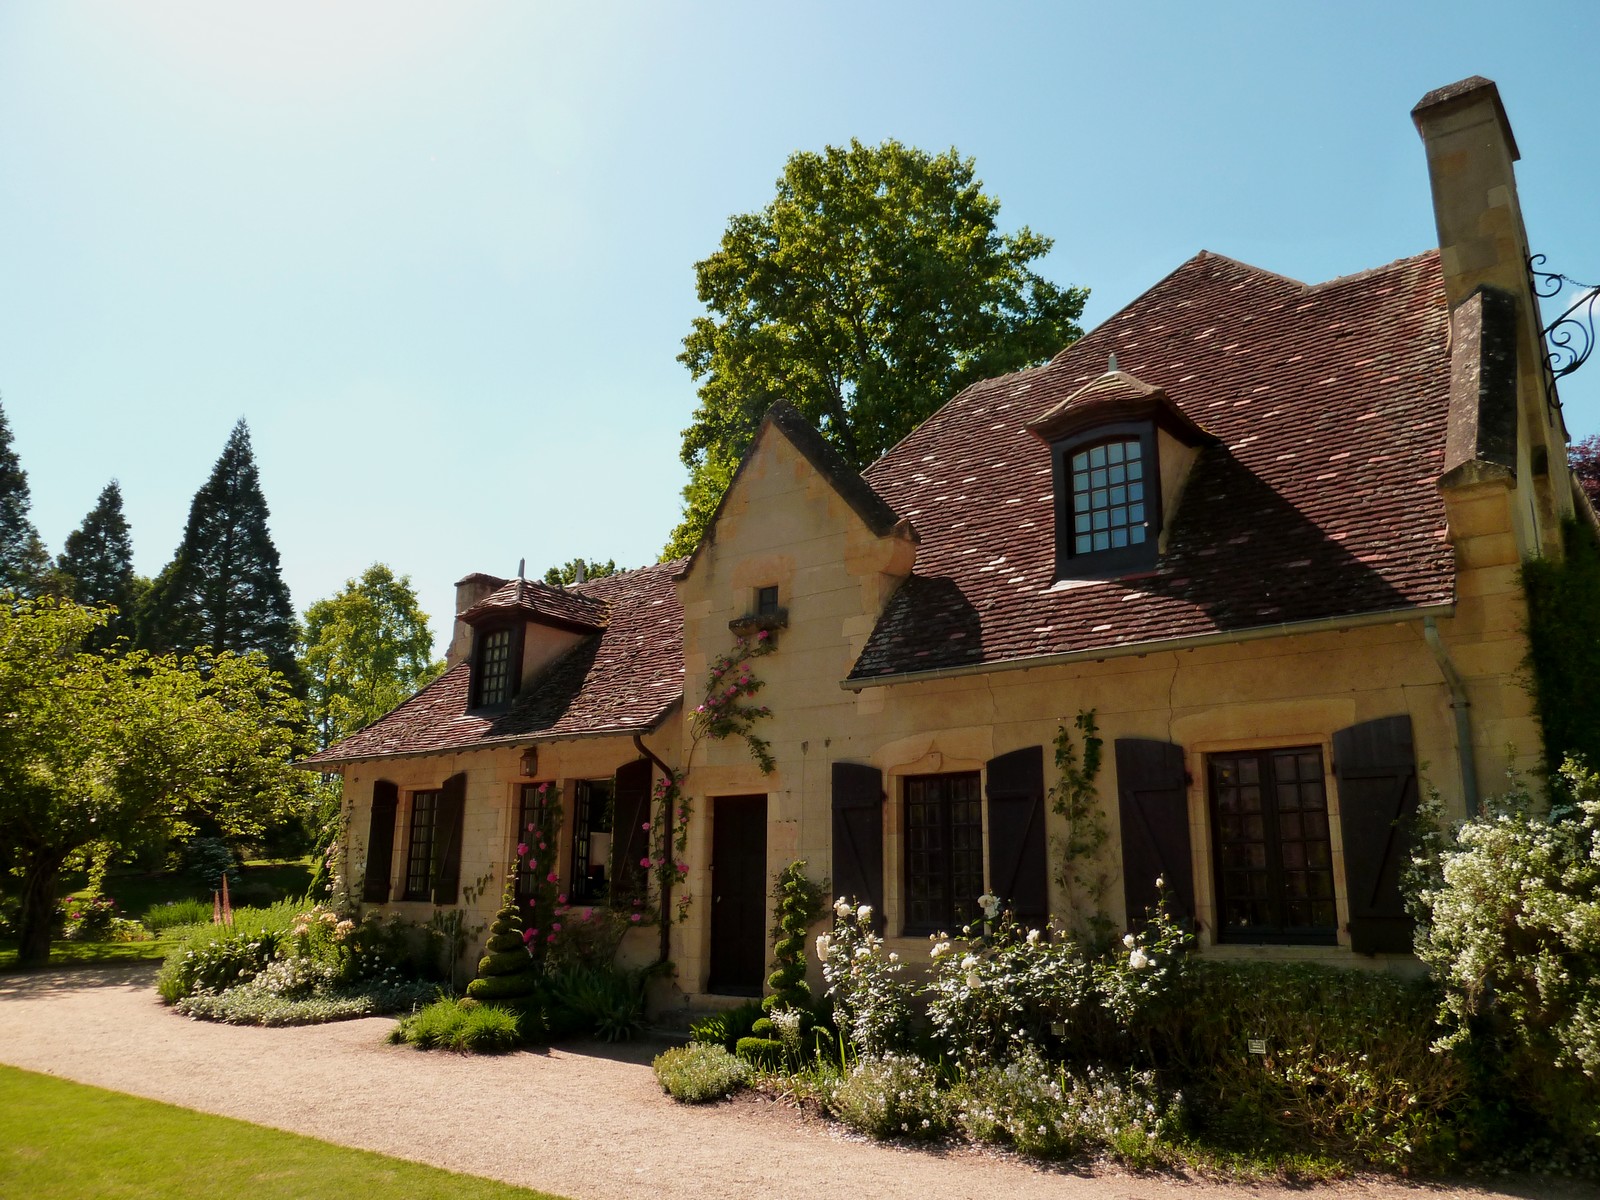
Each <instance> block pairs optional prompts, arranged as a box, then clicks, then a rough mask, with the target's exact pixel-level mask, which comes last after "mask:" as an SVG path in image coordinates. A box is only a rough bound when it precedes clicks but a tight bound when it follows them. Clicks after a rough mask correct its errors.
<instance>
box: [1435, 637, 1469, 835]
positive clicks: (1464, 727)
mask: <svg viewBox="0 0 1600 1200" xmlns="http://www.w3.org/2000/svg"><path fill="white" fill-rule="evenodd" d="M1422 636H1423V637H1424V638H1425V639H1427V642H1428V649H1430V650H1432V651H1433V657H1434V659H1435V661H1437V662H1438V664H1439V671H1440V673H1441V674H1443V675H1444V681H1445V683H1446V684H1448V685H1449V687H1450V707H1451V708H1453V709H1455V713H1456V754H1457V756H1458V757H1459V758H1460V759H1461V790H1462V792H1463V793H1464V795H1463V799H1465V800H1466V804H1467V816H1468V817H1475V816H1477V815H1478V762H1477V759H1476V758H1475V757H1474V756H1473V753H1472V718H1471V714H1469V713H1468V712H1467V709H1468V708H1469V707H1471V705H1470V702H1469V701H1468V700H1467V688H1466V685H1465V684H1463V683H1462V682H1461V673H1460V672H1459V671H1457V670H1456V665H1455V663H1453V662H1451V661H1450V654H1449V652H1448V651H1447V650H1445V648H1444V643H1443V642H1442V641H1440V640H1439V626H1438V623H1437V622H1435V621H1434V619H1433V618H1432V617H1423V618H1422Z"/></svg>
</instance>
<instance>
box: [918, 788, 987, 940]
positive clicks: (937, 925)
mask: <svg viewBox="0 0 1600 1200" xmlns="http://www.w3.org/2000/svg"><path fill="white" fill-rule="evenodd" d="M905 800H906V809H905V813H906V847H905V849H906V924H905V932H907V933H936V932H939V931H941V930H955V929H957V928H959V927H960V926H962V925H964V924H967V923H969V922H971V921H974V920H976V919H977V916H978V897H979V896H980V895H982V894H983V802H982V799H981V792H980V790H979V787H978V773H977V772H976V771H972V772H970V773H963V774H960V775H917V776H913V777H911V778H909V779H907V780H906V781H905Z"/></svg>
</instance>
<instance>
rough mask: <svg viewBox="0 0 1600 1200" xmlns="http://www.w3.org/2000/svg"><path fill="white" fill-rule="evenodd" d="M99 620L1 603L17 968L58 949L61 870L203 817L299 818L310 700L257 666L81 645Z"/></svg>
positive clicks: (230, 831)
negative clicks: (96, 852) (53, 940)
mask: <svg viewBox="0 0 1600 1200" xmlns="http://www.w3.org/2000/svg"><path fill="white" fill-rule="evenodd" d="M104 621H105V613H104V611H103V610H96V609H87V608H82V607H80V606H78V605H75V604H72V603H71V602H70V601H63V600H57V599H55V598H51V597H46V598H42V599H38V600H24V601H22V602H20V603H18V604H16V605H0V713H4V719H3V720H0V862H4V863H5V864H6V866H7V868H8V869H7V871H6V873H5V874H4V875H3V876H0V886H4V887H5V888H6V889H7V890H8V891H10V890H15V891H16V892H17V893H18V894H19V895H20V898H21V914H20V919H19V934H20V947H19V955H18V957H19V961H20V962H23V963H41V962H44V961H45V960H46V959H48V957H49V953H50V919H51V914H52V911H53V909H54V907H55V900H56V891H57V880H58V877H59V874H60V872H61V869H62V867H63V866H64V865H65V864H67V863H68V862H69V860H71V859H72V858H73V856H74V855H78V854H82V853H84V852H85V851H88V850H90V849H91V848H105V847H118V846H123V847H125V846H130V845H135V844H138V843H140V842H141V841H143V840H146V839H149V838H152V837H155V836H159V835H161V834H163V833H165V834H169V835H172V836H179V837H181V836H186V835H187V834H189V833H192V832H193V829H194V827H195V824H196V822H201V821H203V822H204V823H205V824H206V825H207V826H208V827H211V828H215V829H217V830H218V831H219V832H221V833H223V834H224V835H226V836H229V837H235V838H240V837H253V836H257V835H259V834H260V833H261V832H262V831H263V830H264V829H265V828H266V827H268V826H269V825H272V824H275V823H277V822H279V821H281V820H284V819H287V818H288V817H290V816H292V815H294V814H295V813H296V811H297V810H298V808H299V807H300V806H301V805H302V804H303V798H304V796H305V790H306V788H305V782H306V781H305V776H304V775H303V774H302V773H301V772H298V771H295V770H294V769H293V768H292V767H291V766H290V762H291V760H292V758H293V757H294V755H295V754H296V753H297V752H298V751H299V750H300V749H301V748H302V747H301V746H300V745H299V743H298V741H297V737H298V736H299V735H297V734H296V732H295V731H296V730H297V729H300V728H303V723H302V721H301V720H300V714H299V709H298V702H297V701H296V700H295V699H294V697H293V696H291V695H290V694H289V692H288V690H287V688H286V687H285V686H284V683H283V680H282V679H281V677H277V676H274V675H272V674H271V673H270V672H269V671H268V670H267V668H266V667H265V666H264V664H263V663H262V662H261V660H260V658H259V657H257V656H249V657H240V656H237V655H233V654H221V655H216V656H212V655H210V654H201V655H196V656H189V657H184V658H178V657H176V656H172V655H151V654H148V653H146V652H143V651H135V652H132V653H129V654H127V655H123V656H117V655H112V654H109V653H106V652H100V653H95V652H91V651H86V650H84V649H82V645H83V642H84V639H85V638H86V637H87V636H88V635H89V634H90V633H92V632H93V631H94V630H95V629H96V628H98V627H100V626H101V625H103V624H104Z"/></svg>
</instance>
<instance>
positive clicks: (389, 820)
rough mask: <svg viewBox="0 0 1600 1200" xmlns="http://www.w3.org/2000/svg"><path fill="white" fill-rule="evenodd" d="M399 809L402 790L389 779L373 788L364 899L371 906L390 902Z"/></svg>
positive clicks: (362, 887)
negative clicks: (395, 830) (395, 823)
mask: <svg viewBox="0 0 1600 1200" xmlns="http://www.w3.org/2000/svg"><path fill="white" fill-rule="evenodd" d="M399 806H400V789H399V788H397V787H396V786H395V785H394V784H392V783H390V782H389V781H388V780H387V779H380V780H378V781H377V782H376V783H374V784H373V785H372V824H371V825H370V826H368V829H367V872H366V877H365V879H364V881H363V882H362V885H361V899H362V900H364V901H366V902H367V903H368V904H387V903H388V902H389V872H390V870H392V869H393V866H394V820H395V812H396V811H397V810H398V808H399Z"/></svg>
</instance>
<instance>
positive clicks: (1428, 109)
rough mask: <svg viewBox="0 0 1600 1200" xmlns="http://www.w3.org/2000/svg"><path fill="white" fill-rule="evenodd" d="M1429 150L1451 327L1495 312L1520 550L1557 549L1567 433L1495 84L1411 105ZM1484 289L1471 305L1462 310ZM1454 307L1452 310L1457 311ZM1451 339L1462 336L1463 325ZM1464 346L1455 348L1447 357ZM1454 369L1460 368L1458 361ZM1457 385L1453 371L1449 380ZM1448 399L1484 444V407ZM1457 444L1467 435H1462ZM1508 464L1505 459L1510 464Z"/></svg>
mask: <svg viewBox="0 0 1600 1200" xmlns="http://www.w3.org/2000/svg"><path fill="white" fill-rule="evenodd" d="M1411 119H1412V120H1413V121H1414V122H1416V126H1417V132H1418V133H1419V134H1421V135H1422V144H1423V146H1424V148H1425V149H1426V151H1427V155H1428V177H1429V180H1430V182H1431V183H1432V185H1433V216H1434V222H1435V224H1436V225H1437V226H1438V229H1439V263H1440V267H1441V268H1442V270H1443V272H1444V287H1445V296H1446V298H1447V299H1448V301H1449V304H1450V309H1451V312H1452V314H1453V315H1452V328H1455V327H1456V326H1458V325H1461V324H1462V323H1463V322H1464V321H1467V320H1468V319H1469V317H1470V316H1471V313H1476V312H1478V310H1479V308H1481V309H1482V310H1483V311H1484V312H1495V311H1498V312H1501V313H1503V314H1504V316H1503V318H1502V322H1503V325H1502V327H1503V328H1504V331H1505V336H1504V338H1503V341H1502V345H1503V348H1504V349H1503V351H1502V352H1501V357H1502V359H1503V362H1502V363H1501V364H1500V365H1499V367H1498V368H1497V369H1499V370H1501V371H1503V373H1504V377H1505V380H1506V387H1507V391H1510V390H1511V389H1512V388H1513V387H1514V391H1515V398H1514V400H1511V398H1510V397H1509V396H1508V401H1510V402H1511V404H1513V405H1514V409H1515V412H1514V416H1513V415H1511V414H1507V416H1506V418H1505V426H1504V427H1505V430H1506V432H1507V433H1509V432H1510V428H1511V426H1512V425H1513V424H1514V427H1515V435H1514V437H1510V438H1504V439H1500V444H1501V445H1503V446H1504V447H1505V450H1506V457H1507V459H1508V460H1509V463H1514V474H1512V475H1511V476H1510V477H1508V478H1507V480H1506V483H1507V485H1508V486H1510V487H1511V488H1512V490H1513V493H1514V500H1513V506H1514V510H1515V513H1516V516H1515V533H1516V541H1517V548H1518V553H1519V554H1520V555H1521V556H1523V557H1527V556H1529V555H1533V554H1545V555H1551V556H1554V557H1559V556H1560V554H1561V529H1560V525H1561V518H1562V517H1564V516H1570V515H1571V513H1572V511H1573V502H1572V488H1571V482H1570V478H1569V475H1568V471H1567V431H1566V426H1565V423H1564V422H1563V420H1562V417H1561V410H1560V408H1559V407H1558V405H1557V403H1556V399H1555V389H1554V385H1553V384H1552V383H1551V382H1550V381H1549V380H1548V379H1547V376H1546V371H1545V360H1544V355H1545V345H1544V338H1543V336H1542V335H1541V333H1540V329H1541V327H1542V324H1543V322H1542V320H1541V319H1540V315H1539V303H1538V299H1537V298H1536V297H1535V296H1534V294H1533V285H1532V278H1531V276H1530V275H1529V272H1528V254H1529V250H1528V233H1527V230H1526V229H1525V228H1524V226H1523V222H1522V205H1521V203H1520V202H1519V201H1518V198H1517V177H1516V169H1515V166H1514V164H1515V163H1516V162H1517V160H1518V159H1519V158H1520V157H1521V155H1520V154H1519V153H1518V151H1517V140H1516V138H1515V137H1513V136H1512V134H1511V123H1510V122H1509V121H1508V120H1507V119H1506V110H1505V106H1504V105H1503V104H1501V102H1500V89H1499V88H1497V87H1495V85H1494V83H1493V81H1492V80H1488V79H1485V78H1483V77H1482V76H1481V75H1473V76H1471V77H1470V78H1467V79H1463V80H1460V81H1459V82H1457V83H1452V84H1449V85H1448V86H1446V87H1442V88H1437V89H1435V90H1434V91H1431V92H1429V93H1428V94H1427V95H1426V96H1424V97H1423V98H1422V99H1421V100H1419V101H1418V102H1417V105H1416V107H1415V108H1413V109H1412V110H1411ZM1480 292H1482V295H1481V296H1479V297H1478V299H1477V300H1473V305H1475V306H1477V307H1474V308H1472V309H1471V310H1470V312H1469V310H1468V309H1466V308H1463V305H1466V304H1467V302H1468V301H1469V300H1472V298H1473V297H1474V296H1475V295H1476V294H1478V293H1480ZM1458 310H1459V311H1458ZM1454 340H1455V342H1457V343H1459V342H1460V341H1461V340H1462V339H1461V336H1460V333H1459V331H1458V333H1457V334H1456V336H1455V339H1454ZM1462 349H1463V347H1462V346H1461V345H1459V344H1456V345H1453V346H1452V355H1453V359H1454V358H1460V357H1461V353H1460V352H1461V351H1462ZM1453 374H1455V375H1457V376H1460V375H1461V367H1460V365H1459V364H1457V365H1456V366H1454V367H1453ZM1455 383H1456V384H1460V383H1461V380H1460V379H1459V378H1458V379H1456V381H1455ZM1457 407H1458V406H1456V405H1454V404H1453V406H1452V414H1451V422H1452V426H1463V427H1462V428H1461V429H1459V430H1457V433H1459V434H1463V435H1466V436H1469V437H1472V438H1474V439H1475V440H1477V441H1479V442H1484V443H1486V442H1487V441H1489V440H1494V439H1490V438H1488V437H1487V436H1486V434H1487V431H1486V430H1479V431H1478V432H1476V433H1474V431H1473V430H1471V429H1468V428H1465V427H1464V426H1465V425H1466V424H1470V423H1471V422H1472V421H1479V422H1480V423H1481V421H1483V420H1484V419H1485V417H1484V415H1483V414H1473V413H1462V412H1457V411H1455V408H1457ZM1463 444H1464V443H1463ZM1509 463H1508V465H1509Z"/></svg>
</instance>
